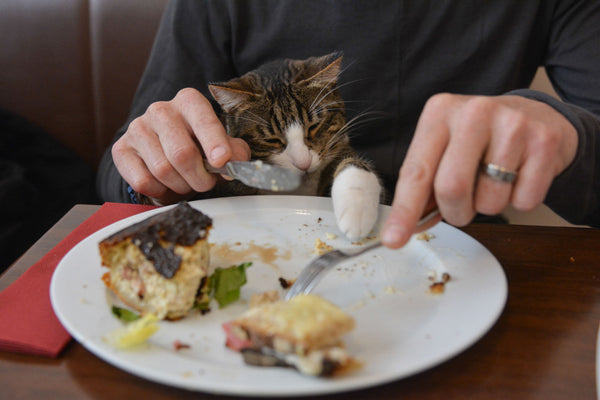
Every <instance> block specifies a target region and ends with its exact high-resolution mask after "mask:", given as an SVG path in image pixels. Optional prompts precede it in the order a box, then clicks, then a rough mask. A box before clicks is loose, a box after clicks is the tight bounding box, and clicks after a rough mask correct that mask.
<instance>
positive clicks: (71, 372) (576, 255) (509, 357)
mask: <svg viewBox="0 0 600 400" xmlns="http://www.w3.org/2000/svg"><path fill="white" fill-rule="evenodd" d="M97 209H98V206H90V205H78V206H75V207H74V208H73V209H71V210H70V211H69V212H68V213H67V214H66V215H65V216H64V217H63V218H62V219H61V220H60V221H59V222H58V223H57V224H56V225H55V226H54V227H53V228H52V229H50V230H49V231H48V232H47V233H46V234H45V235H44V236H43V237H42V238H41V239H40V240H39V241H38V242H37V243H36V244H35V245H34V246H33V247H32V248H31V249H30V250H28V251H27V252H26V253H25V254H24V255H23V257H21V258H20V259H19V260H18V261H17V262H16V263H15V264H14V265H13V266H12V267H11V268H10V269H9V270H8V271H7V272H6V273H5V274H4V275H3V276H2V277H1V278H0V290H2V289H4V288H6V287H7V286H8V285H9V284H10V283H12V282H13V281H14V280H15V279H16V278H17V277H18V276H20V275H21V274H22V273H23V272H24V271H25V270H26V269H27V268H28V267H29V266H31V265H32V264H33V263H35V262H36V261H38V260H39V259H40V258H41V257H42V256H43V255H44V254H45V253H46V252H48V251H49V250H50V249H51V248H52V247H53V246H54V245H55V244H56V243H58V242H59V241H60V240H61V239H62V238H63V237H65V236H66V235H67V234H68V233H69V232H70V231H71V230H72V229H73V228H75V227H76V226H77V225H78V224H79V223H81V222H82V221H84V220H85V219H86V218H87V217H89V216H90V215H91V214H92V213H93V212H94V211H96V210H97ZM464 231H465V232H466V233H468V234H469V235H471V236H473V237H474V238H476V239H477V240H478V241H479V242H481V243H482V244H483V245H484V246H486V247H487V248H488V249H489V250H490V251H491V252H492V253H493V254H494V255H495V256H496V257H497V258H498V260H499V261H500V263H501V264H502V266H503V268H504V270H505V272H506V275H507V278H508V287H509V295H508V302H507V305H506V308H505V310H504V312H503V313H502V315H501V317H500V318H499V320H498V322H497V323H496V324H495V325H494V327H493V328H492V329H491V330H490V332H489V333H487V334H486V335H485V336H484V337H483V338H482V339H481V340H480V341H479V342H477V343H476V344H475V345H473V346H472V347H470V348H469V349H467V350H466V351H464V352H463V353H462V354H460V355H458V356H456V357H454V358H453V359H451V360H449V361H447V362H445V363H443V364H441V365H439V366H437V367H435V368H433V369H430V370H428V371H425V372H422V373H420V374H418V375H416V376H412V377H409V378H406V379H402V380H399V381H397V382H393V383H389V384H385V385H382V386H378V387H374V388H371V389H365V390H360V391H355V392H350V393H341V394H339V395H332V396H323V398H327V399H377V400H380V399H455V398H470V399H471V398H472V399H544V400H547V399H594V398H597V394H596V393H597V392H596V379H595V376H596V341H597V337H598V324H599V322H600V230H598V229H584V228H562V227H561V228H554V227H532V226H518V225H482V224H479V225H478V224H473V225H471V226H468V227H466V228H464ZM0 398H2V399H61V400H63V399H88V398H89V399H110V400H113V399H123V398H128V399H131V398H140V399H155V398H167V399H171V398H172V399H187V398H190V399H191V398H194V399H217V398H223V397H220V396H214V395H208V394H204V393H200V392H188V391H185V390H180V389H176V388H172V387H168V386H163V385H160V384H156V383H153V382H149V381H145V380H143V379H141V378H137V377H136V376H133V375H130V374H129V373H127V372H123V371H121V370H119V369H117V368H115V367H113V366H111V365H109V364H107V363H105V362H104V361H102V360H100V359H99V358H97V357H96V356H94V355H93V354H91V353H89V352H88V351H87V350H85V349H84V348H83V347H82V346H81V345H79V344H78V343H76V342H74V341H73V342H71V343H70V344H69V345H68V347H67V349H66V350H65V352H64V353H63V354H62V355H61V356H60V358H58V359H56V360H50V359H45V358H40V357H33V356H26V355H18V354H11V353H2V352H0ZM315 398H317V399H318V398H320V397H315Z"/></svg>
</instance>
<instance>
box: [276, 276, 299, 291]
mask: <svg viewBox="0 0 600 400" xmlns="http://www.w3.org/2000/svg"><path fill="white" fill-rule="evenodd" d="M294 282H296V280H295V279H285V278H284V277H281V276H280V277H279V284H280V285H281V287H282V288H284V289H287V288H289V287H290V286H292V285H293V284H294Z"/></svg>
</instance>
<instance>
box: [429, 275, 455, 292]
mask: <svg viewBox="0 0 600 400" xmlns="http://www.w3.org/2000/svg"><path fill="white" fill-rule="evenodd" d="M450 278H451V277H450V274H449V273H447V272H444V273H443V274H442V280H441V281H437V282H433V283H432V284H431V285H429V293H432V294H442V293H444V290H445V289H446V283H447V282H449V281H450ZM430 280H435V279H431V278H430Z"/></svg>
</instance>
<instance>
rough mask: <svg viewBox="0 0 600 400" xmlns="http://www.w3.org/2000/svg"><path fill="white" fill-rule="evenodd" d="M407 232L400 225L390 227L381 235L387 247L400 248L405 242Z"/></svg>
mask: <svg viewBox="0 0 600 400" xmlns="http://www.w3.org/2000/svg"><path fill="white" fill-rule="evenodd" d="M405 236H406V230H405V229H404V228H402V226H400V225H389V226H387V227H386V228H385V229H384V230H383V233H382V234H381V240H382V241H383V243H384V244H385V245H389V246H399V245H400V243H402V242H403V241H404V237H405Z"/></svg>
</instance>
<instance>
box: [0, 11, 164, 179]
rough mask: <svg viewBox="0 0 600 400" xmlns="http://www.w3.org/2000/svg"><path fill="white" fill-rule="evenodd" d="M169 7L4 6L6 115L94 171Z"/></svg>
mask: <svg viewBox="0 0 600 400" xmlns="http://www.w3.org/2000/svg"><path fill="white" fill-rule="evenodd" d="M166 1H167V0H2V1H0V37H1V38H2V46H0V108H3V109H5V110H7V111H10V112H13V113H15V114H17V115H20V116H22V117H25V118H27V119H29V120H30V121H31V122H33V123H34V124H36V125H37V126H39V127H41V128H43V129H44V130H45V131H47V132H48V133H50V134H51V135H52V136H54V137H55V138H57V139H58V140H59V141H60V142H62V143H63V144H65V145H66V146H67V147H69V148H70V149H71V150H73V151H74V152H75V153H76V154H77V155H79V156H80V157H82V158H83V159H84V160H85V161H86V162H87V163H89V165H90V166H91V167H92V168H95V167H96V166H97V165H98V162H99V160H100V157H101V155H102V153H103V151H104V150H105V149H106V147H107V146H109V145H110V142H111V139H112V137H113V135H114V133H115V131H116V130H117V129H118V128H119V127H120V126H121V125H122V124H123V122H124V121H125V119H126V117H127V113H128V111H129V106H130V104H131V100H132V98H133V94H134V92H135V89H136V86H137V83H138V81H139V78H140V76H141V74H142V72H143V69H144V65H145V63H146V60H147V57H148V55H149V52H150V49H151V46H152V42H153V39H154V35H155V32H156V29H157V27H158V23H159V20H160V16H161V15H162V12H163V10H164V6H165V4H166Z"/></svg>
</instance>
